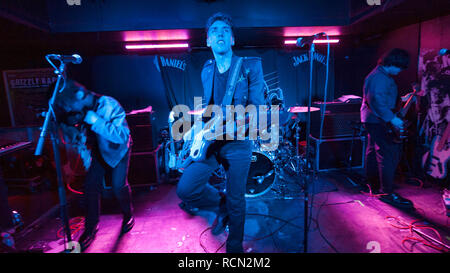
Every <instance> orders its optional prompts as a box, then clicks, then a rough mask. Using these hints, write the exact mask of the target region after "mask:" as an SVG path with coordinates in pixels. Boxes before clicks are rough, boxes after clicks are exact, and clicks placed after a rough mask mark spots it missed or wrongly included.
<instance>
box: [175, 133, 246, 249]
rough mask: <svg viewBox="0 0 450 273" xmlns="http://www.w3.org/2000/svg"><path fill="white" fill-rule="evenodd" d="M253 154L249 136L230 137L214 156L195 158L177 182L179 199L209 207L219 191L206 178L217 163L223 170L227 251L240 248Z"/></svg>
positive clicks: (212, 206) (212, 207) (193, 205)
mask: <svg viewBox="0 0 450 273" xmlns="http://www.w3.org/2000/svg"><path fill="white" fill-rule="evenodd" d="M251 156H252V143H251V142H250V141H248V140H243V141H230V142H227V143H226V144H225V145H224V146H222V147H221V148H220V151H219V152H218V153H217V157H216V156H210V157H209V158H208V159H207V160H205V161H202V162H194V163H192V164H191V165H189V167H187V168H186V170H184V173H183V175H182V176H181V178H180V181H179V182H178V186H177V194H178V197H180V199H181V200H183V201H184V202H186V203H187V204H189V205H190V206H192V207H197V208H204V209H212V210H214V208H217V207H218V206H219V203H220V198H221V197H220V195H219V192H218V191H217V189H216V188H214V187H213V186H211V185H210V184H209V183H208V181H209V178H210V177H211V175H212V173H213V172H214V170H216V169H217V168H218V167H219V162H218V160H219V161H220V162H221V163H222V164H223V165H224V167H225V170H226V176H227V181H226V196H227V199H226V200H227V202H226V209H227V212H228V215H229V223H228V227H229V234H228V238H227V243H226V250H227V252H228V253H241V252H243V247H242V242H243V238H244V224H245V209H246V202H245V190H246V185H247V176H248V171H249V169H250V163H251Z"/></svg>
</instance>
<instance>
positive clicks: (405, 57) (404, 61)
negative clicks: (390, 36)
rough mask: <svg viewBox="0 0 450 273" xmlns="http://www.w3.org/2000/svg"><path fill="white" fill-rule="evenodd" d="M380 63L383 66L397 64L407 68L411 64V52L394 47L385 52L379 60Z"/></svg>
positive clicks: (396, 65)
mask: <svg viewBox="0 0 450 273" xmlns="http://www.w3.org/2000/svg"><path fill="white" fill-rule="evenodd" d="M378 64H381V65H383V66H395V67H398V68H401V69H407V68H408V65H409V54H408V52H407V51H406V50H404V49H401V48H394V49H392V50H391V51H389V52H387V53H385V54H384V55H383V56H382V57H381V58H380V59H379V60H378Z"/></svg>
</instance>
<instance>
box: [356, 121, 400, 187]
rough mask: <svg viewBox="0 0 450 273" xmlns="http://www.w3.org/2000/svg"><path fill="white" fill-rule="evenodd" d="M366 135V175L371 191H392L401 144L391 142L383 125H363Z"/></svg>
mask: <svg viewBox="0 0 450 273" xmlns="http://www.w3.org/2000/svg"><path fill="white" fill-rule="evenodd" d="M364 126H365V128H366V130H367V133H368V143H367V149H366V175H367V178H368V180H369V183H370V184H371V187H372V188H373V189H381V190H382V191H383V192H384V193H392V192H393V191H394V180H395V171H396V169H397V166H398V163H399V161H400V158H401V153H402V149H401V148H402V146H401V144H398V143H395V142H393V140H392V138H391V137H390V136H389V135H388V130H387V128H386V127H385V126H384V125H383V124H378V123H366V124H364Z"/></svg>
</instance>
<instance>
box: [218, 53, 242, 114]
mask: <svg viewBox="0 0 450 273" xmlns="http://www.w3.org/2000/svg"><path fill="white" fill-rule="evenodd" d="M242 60H243V58H242V57H238V60H237V61H236V64H235V65H234V67H233V70H232V71H231V73H232V74H231V75H230V77H229V78H228V82H227V89H226V92H225V96H224V97H223V100H222V106H226V105H230V104H231V101H232V100H233V95H234V90H235V89H236V83H237V79H238V76H239V72H240V71H241V66H242Z"/></svg>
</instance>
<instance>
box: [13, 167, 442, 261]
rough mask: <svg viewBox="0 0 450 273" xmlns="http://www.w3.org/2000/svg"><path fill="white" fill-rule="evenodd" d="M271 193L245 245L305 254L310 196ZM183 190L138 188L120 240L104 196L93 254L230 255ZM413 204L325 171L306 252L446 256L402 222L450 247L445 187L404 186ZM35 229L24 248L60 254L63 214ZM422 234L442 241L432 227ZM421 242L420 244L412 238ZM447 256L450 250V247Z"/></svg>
mask: <svg viewBox="0 0 450 273" xmlns="http://www.w3.org/2000/svg"><path fill="white" fill-rule="evenodd" d="M276 183H277V185H274V187H273V188H272V190H271V191H269V192H267V193H266V194H264V195H261V196H258V197H254V198H247V216H246V223H245V241H244V248H245V250H246V251H247V252H255V253H274V252H275V253H279V252H281V253H302V252H304V251H305V249H304V222H305V213H304V206H305V200H304V192H302V191H301V187H299V186H298V187H297V188H295V186H296V185H287V187H284V188H283V190H282V191H280V188H281V187H280V183H283V182H280V181H277V182H276ZM175 191H176V185H174V184H160V185H158V186H156V187H154V188H152V189H149V188H146V187H144V188H143V187H140V188H133V204H134V209H135V217H136V224H135V227H134V228H133V229H132V230H131V231H130V232H129V233H127V234H125V235H124V236H122V237H120V236H119V229H120V224H121V221H122V218H121V215H120V213H119V211H118V207H117V205H116V203H115V202H114V199H110V198H104V200H103V201H102V204H103V207H102V216H101V220H100V229H99V232H98V234H97V237H96V239H95V241H94V242H93V244H92V245H91V246H90V247H89V248H88V249H87V251H86V252H89V253H205V252H208V253H210V252H220V253H221V252H224V251H225V247H224V242H225V240H226V234H225V233H224V234H221V235H219V236H213V235H212V234H211V233H210V231H209V227H210V225H211V223H212V222H213V220H214V218H215V214H214V213H212V212H208V211H201V212H200V213H199V215H198V216H190V215H188V214H186V213H185V212H184V211H182V210H181V209H179V207H178V203H179V202H180V200H179V199H178V197H177V196H176V193H175ZM396 191H397V192H398V193H400V194H401V195H402V196H404V197H406V198H408V199H410V200H412V201H413V203H414V207H415V210H413V211H404V210H400V209H397V208H394V207H392V206H390V205H388V204H385V203H383V202H381V201H380V200H378V198H377V197H372V196H369V195H368V194H365V193H362V192H361V191H360V189H359V188H357V187H354V186H353V185H352V184H351V183H349V182H348V181H347V179H346V177H345V176H343V175H340V174H331V173H330V174H321V175H320V176H319V177H318V178H317V179H315V180H313V181H311V182H310V187H309V190H308V192H309V193H310V198H309V199H308V206H309V208H310V209H309V210H308V212H309V213H308V215H307V217H308V218H307V220H309V223H310V224H309V232H308V237H307V252H312V253H335V252H340V253H368V252H381V253H411V252H412V253H439V252H442V251H440V250H438V249H435V248H432V247H429V246H426V245H425V244H424V243H423V242H421V241H418V239H420V238H421V237H420V236H419V235H417V234H414V233H411V230H410V229H409V228H408V227H407V226H405V225H402V224H401V223H406V224H409V223H411V222H414V221H416V220H420V222H417V223H416V225H421V226H426V227H430V228H433V229H434V230H436V231H437V232H439V234H440V236H441V239H442V241H443V242H444V243H445V244H447V245H450V237H449V236H450V225H449V224H450V223H449V222H450V221H449V218H450V217H447V216H446V211H445V208H444V206H443V202H442V196H441V192H440V189H439V188H437V187H434V186H432V187H426V188H423V187H419V186H416V185H409V184H400V185H398V188H397V190H396ZM69 213H70V216H71V217H72V218H74V219H73V228H74V231H75V234H74V239H77V238H78V236H79V235H80V234H81V232H82V230H81V225H80V226H78V229H77V225H76V223H77V221H79V220H82V218H75V217H78V216H81V215H82V210H81V209H80V198H71V201H70V212H69ZM45 218H46V219H41V221H39V223H38V224H36V225H35V226H33V227H31V228H28V232H27V233H26V236H24V237H22V238H19V239H17V246H18V247H19V248H21V249H23V250H42V251H44V252H59V251H61V250H62V249H63V239H61V238H60V237H58V230H60V228H61V222H60V219H59V212H58V211H57V210H56V211H54V213H50V214H49V216H47V217H45ZM430 228H426V229H424V228H422V229H420V230H421V231H423V232H425V233H426V234H428V235H430V236H433V237H435V238H437V235H436V234H434V233H433V232H434V231H433V230H431V229H430ZM409 237H413V238H417V240H413V239H409V240H406V239H407V238H409ZM447 251H448V249H447Z"/></svg>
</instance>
